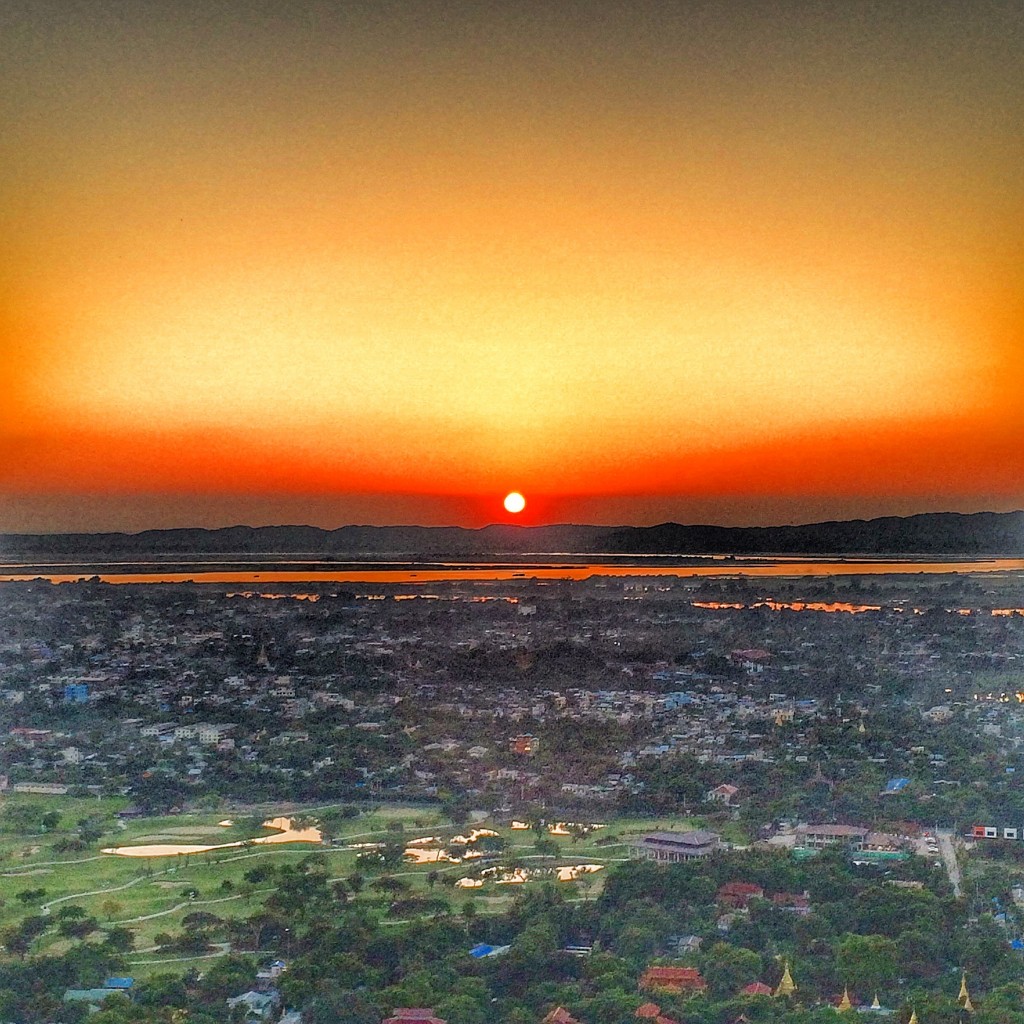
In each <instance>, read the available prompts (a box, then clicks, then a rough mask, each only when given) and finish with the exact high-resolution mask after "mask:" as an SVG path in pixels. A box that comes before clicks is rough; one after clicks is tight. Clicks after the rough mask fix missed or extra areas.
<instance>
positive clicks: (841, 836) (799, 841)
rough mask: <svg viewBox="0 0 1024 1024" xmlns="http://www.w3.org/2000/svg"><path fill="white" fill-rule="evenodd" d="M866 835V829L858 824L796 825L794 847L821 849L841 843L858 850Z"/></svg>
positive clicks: (861, 847) (862, 844) (862, 845)
mask: <svg viewBox="0 0 1024 1024" xmlns="http://www.w3.org/2000/svg"><path fill="white" fill-rule="evenodd" d="M867 837H868V829H866V828H861V827H860V826H859V825H798V826H797V829H796V844H795V845H796V847H797V848H798V849H801V850H823V849H824V848H825V847H826V846H833V845H835V844H836V843H842V844H845V845H846V846H848V847H849V848H850V849H851V850H860V849H863V847H864V841H865V840H866V839H867Z"/></svg>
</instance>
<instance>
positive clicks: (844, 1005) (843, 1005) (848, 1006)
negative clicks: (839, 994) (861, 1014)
mask: <svg viewBox="0 0 1024 1024" xmlns="http://www.w3.org/2000/svg"><path fill="white" fill-rule="evenodd" d="M836 1009H837V1010H838V1011H839V1012H840V1013H845V1012H846V1011H847V1010H852V1009H853V1003H852V1002H850V989H849V987H848V986H847V985H844V986H843V998H842V999H840V1000H839V1005H838V1006H837V1007H836Z"/></svg>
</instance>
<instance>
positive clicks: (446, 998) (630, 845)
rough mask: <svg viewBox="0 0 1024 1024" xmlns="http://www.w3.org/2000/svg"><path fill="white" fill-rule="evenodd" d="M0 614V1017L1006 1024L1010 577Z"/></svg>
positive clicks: (1014, 989)
mask: <svg viewBox="0 0 1024 1024" xmlns="http://www.w3.org/2000/svg"><path fill="white" fill-rule="evenodd" d="M0 589H2V609H3V611H2V615H3V627H4V628H3V638H2V642H0V700H2V701H3V708H4V712H5V715H4V719H5V722H6V723H7V726H6V728H5V731H4V736H3V740H2V744H3V745H2V748H0V756H2V767H0V794H2V795H0V827H2V829H3V832H2V834H0V851H2V853H0V856H2V864H3V868H4V870H3V873H2V886H3V894H4V895H3V896H2V897H0V898H2V900H3V902H2V904H0V916H2V920H3V928H4V930H3V932H2V936H3V941H4V948H5V950H6V954H5V955H6V960H5V962H4V963H3V965H0V975H2V978H3V982H2V984H0V1004H2V1006H3V1007H4V1008H5V1009H4V1010H3V1011H0V1016H4V1015H6V1017H8V1018H9V1019H12V1020H26V1021H54V1020H61V1021H74V1022H77V1020H78V1019H79V1018H80V1016H81V1014H82V1013H84V1012H86V1009H89V1010H91V1011H93V1013H94V1014H95V1013H99V1014H101V1015H103V1016H102V1017H101V1016H94V1017H93V1018H92V1019H94V1020H95V1021H96V1024H105V1022H106V1021H110V1022H121V1021H132V1022H134V1021H140V1022H141V1021H148V1020H152V1019H156V1018H157V1017H159V1016H160V1014H161V1013H164V1014H166V1013H168V1012H171V1013H172V1016H173V1013H177V1012H184V1013H187V1014H189V1015H190V1018H195V1019H200V1020H201V1019H205V1018H207V1017H208V1018H210V1019H212V1020H229V1019H230V1020H232V1021H245V1020H260V1021H268V1020H276V1019H277V1017H279V1016H281V1015H282V1014H284V1015H285V1016H286V1017H287V1019H288V1021H289V1022H290V1024H296V1022H298V1021H300V1020H306V1021H308V1022H310V1024H327V1022H328V1021H335V1020H338V1021H345V1020H352V1021H360V1022H363V1021H365V1022H366V1024H379V1022H380V1021H381V1020H384V1019H385V1017H388V1015H389V1014H390V1015H391V1016H390V1017H388V1019H394V1020H397V1021H401V1022H402V1024H413V1022H414V1021H416V1020H421V1019H426V1018H425V1017H424V1016H423V1015H424V1014H426V1015H427V1016H429V1017H430V1018H431V1019H436V1020H444V1021H447V1022H449V1024H483V1021H486V1020H492V1019H497V1020H502V1021H506V1020H507V1021H509V1022H515V1024H526V1022H527V1021H541V1020H546V1021H548V1024H570V1022H571V1021H573V1020H577V1021H581V1022H582V1024H620V1022H626V1021H633V1020H635V1019H636V1018H637V1017H639V1018H645V1017H650V1018H652V1019H654V1018H658V1019H664V1020H669V1021H679V1022H708V1024H719V1022H722V1024H726V1022H728V1024H731V1022H732V1021H734V1020H737V1019H741V1018H745V1019H746V1020H749V1021H760V1020H764V1021H776V1020H778V1021H783V1020H785V1021H803V1020H807V1021H818V1020H826V1019H833V1017H834V1015H835V1014H836V1013H838V1012H848V1011H849V1012H854V1011H857V1012H862V1013H865V1014H874V1015H876V1016H881V1017H884V1016H886V1015H890V1016H892V1015H895V1016H896V1019H898V1020H901V1021H903V1020H906V1019H909V1015H910V1014H912V1013H914V1012H917V1013H918V1014H919V1016H918V1019H919V1020H923V1019H924V1016H923V1014H924V1011H927V1012H928V1016H927V1019H928V1020H932V1021H934V1020H938V1021H944V1020H957V1021H959V1020H960V1019H961V1017H962V1015H963V1014H964V1013H968V1012H969V1013H973V1014H974V1017H973V1018H972V1019H975V1020H977V1021H978V1022H982V1021H989V1020H991V1021H1004V1022H1006V1021H1016V1020H1017V1019H1018V1018H1019V1017H1020V1011H1019V1010H1018V1009H1015V1007H1019V1006H1020V992H1021V985H1022V983H1024V955H1022V953H1020V952H1018V951H1017V947H1018V946H1024V943H1022V942H1021V925H1020V924H1019V923H1018V921H1019V918H1018V914H1020V915H1022V916H1021V918H1020V920H1024V911H1018V910H1017V904H1018V902H1021V903H1022V904H1024V856H1020V855H1019V854H1018V849H1019V848H1018V846H1017V845H1016V844H1015V842H1014V840H1017V839H1018V837H1024V798H1022V797H1021V795H1020V793H1019V787H1018V786H1017V785H1016V773H1017V772H1018V771H1024V752H1022V750H1021V739H1022V737H1024V704H1022V701H1024V696H1022V695H1021V691H1024V685H1022V684H1024V675H1022V672H1021V660H1022V659H1024V610H1022V608H1024V586H1022V584H1021V582H1020V579H1019V574H1016V573H1008V572H1001V573H958V574H937V575H930V576H929V575H921V574H907V575H885V574H874V575H872V574H866V575H853V576H843V577H836V576H824V577H813V578H794V577H785V576H779V577H771V578H767V579H751V578H747V577H743V576H735V577H729V576H726V577H715V578H708V577H699V576H698V577H686V578H679V577H671V576H658V575H644V576H635V577H631V576H626V577H603V576H600V575H598V576H594V577H592V578H590V579H587V580H582V581H573V580H538V579H530V578H521V579H513V580H505V581H480V580H472V581H458V580H456V581H450V582H443V581H442V582H435V583H430V584H415V585H409V584H388V583H380V584H359V585H346V586H340V585H338V584H336V583H333V584H332V583H328V582H323V581H321V582H313V583H307V584H304V585H302V586H298V585H281V584H266V585H263V586H256V587H252V586H245V587H239V586H233V585H224V584H221V585H213V584H173V585H171V584H147V585H128V584H112V583H103V582H100V581H99V580H98V579H93V580H83V581H80V582H74V583H62V584H59V585H55V584H52V583H50V582H47V581H44V580H38V581H32V582H12V583H5V584H0ZM270 818H274V819H275V826H274V827H275V828H276V829H277V830H278V831H277V832H276V833H275V836H276V839H275V841H274V842H273V845H262V844H264V843H267V842H269V840H268V839H267V838H266V834H265V833H261V829H260V825H261V823H262V822H263V821H264V819H267V820H269V819H270ZM218 833H219V834H218ZM211 834H217V839H221V838H223V839H224V840H225V841H224V842H218V841H216V840H214V839H210V838H208V837H209V836H210V835H211ZM261 834H262V835H263V838H262V839H259V838H256V836H258V835H261ZM197 839H199V840H200V845H196V844H195V841H196V840H197ZM174 840H176V841H177V842H179V843H182V842H184V843H185V845H184V846H180V847H177V846H169V845H166V844H167V842H169V841H174ZM276 840H280V842H277V841H276ZM140 841H141V845H140ZM147 841H148V842H149V846H147V845H145V844H146V842H147ZM293 841H294V844H293ZM154 842H163V843H164V845H163V846H154V845H153V843H154ZM310 843H312V844H313V845H312V846H311V845H308V844H310ZM133 845H135V846H136V847H137V848H136V849H135V851H134V853H135V854H141V853H142V852H144V851H146V850H158V849H159V850H160V851H161V853H160V855H153V856H145V857H138V856H134V855H132V854H131V849H132V846H133ZM239 847H241V848H242V849H243V850H244V851H245V852H244V853H239V852H237V849H238V848H239ZM253 858H255V862H253ZM168 864H170V865H172V866H168ZM1018 864H1019V865H1020V866H1019V867H1018V866H1017V865H1018ZM94 867H95V870H98V871H100V873H101V877H100V878H99V879H98V880H97V878H96V877H95V876H93V875H92V874H91V873H90V872H91V871H92V870H93V869H94ZM81 872H85V874H81ZM126 872H127V873H126ZM168 873H170V876H168ZM101 882H102V883H105V884H100V883H101ZM211 886H212V891H211ZM147 888H148V889H150V890H151V894H150V896H149V897H148V898H147V899H146V900H144V901H142V903H140V904H137V903H136V902H135V900H134V899H133V900H131V901H129V900H128V898H127V897H128V894H131V895H133V896H139V894H140V893H142V892H143V891H144V890H145V889H147ZM161 894H163V899H161V898H160V896H161ZM182 895H184V896H185V897H186V899H185V902H184V903H183V902H182V900H181V896H182ZM139 898H140V899H141V896H139ZM206 904H216V906H213V907H211V908H210V910H207V909H205V905H206ZM220 904H223V906H221V905H220ZM427 948H431V949H435V951H436V954H437V955H436V956H433V957H428V958H424V954H423V950H425V949H427ZM481 950H485V952H481ZM324 957H330V958H333V959H332V960H331V962H332V964H334V967H333V973H331V972H327V973H323V972H321V971H320V970H319V967H318V966H317V965H318V964H319V963H320V961H321V960H322V959H323V958H324ZM659 972H661V973H659ZM101 975H102V976H103V977H101ZM44 977H45V978H48V979H49V980H47V981H46V982H45V983H41V982H40V981H39V980H38V979H40V978H44ZM794 979H795V980H794ZM105 980H106V982H107V985H106V987H105V986H104V981H105ZM111 982H113V988H111V987H110V983H111ZM961 983H963V984H964V985H967V984H969V985H970V986H972V987H970V988H969V990H968V996H967V998H966V1001H967V1002H969V1003H971V1007H972V1008H971V1010H969V1011H968V1010H965V1008H964V1003H965V999H964V997H963V991H962V985H961ZM118 984H120V985H121V987H120V989H118V987H117V985H118ZM26 986H28V987H27V988H26ZM243 997H244V998H243ZM880 1000H881V1001H880ZM972 1000H973V1002H972ZM873 1003H874V1004H877V1005H874V1007H872V1004H873ZM975 1003H976V1004H977V1005H976V1006H975ZM98 1007H102V1009H98ZM652 1007H653V1008H652ZM169 1008H170V1009H169ZM428 1008H429V1009H428ZM417 1013H418V1014H420V1017H416V1016H415V1014H417ZM410 1014H412V1016H410ZM1008 1014H1009V1015H1008ZM1014 1014H1017V1016H1014ZM174 1019H175V1020H176V1019H177V1018H174Z"/></svg>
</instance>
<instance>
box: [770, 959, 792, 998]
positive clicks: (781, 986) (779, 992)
mask: <svg viewBox="0 0 1024 1024" xmlns="http://www.w3.org/2000/svg"><path fill="white" fill-rule="evenodd" d="M795 991H796V982H795V981H793V975H792V974H790V973H789V961H788V960H787V961H786V969H785V970H784V971H783V972H782V979H781V980H780V981H779V983H778V985H776V986H775V991H774V992H773V993H772V994H773V995H776V996H791V995H792V994H793V993H794V992H795Z"/></svg>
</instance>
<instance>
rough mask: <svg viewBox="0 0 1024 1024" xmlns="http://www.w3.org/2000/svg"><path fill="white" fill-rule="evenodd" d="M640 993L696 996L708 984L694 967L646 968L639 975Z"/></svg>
mask: <svg viewBox="0 0 1024 1024" xmlns="http://www.w3.org/2000/svg"><path fill="white" fill-rule="evenodd" d="M639 986H640V989H641V991H645V992H650V991H657V990H660V991H663V992H673V993H675V994H677V995H682V994H686V995H697V993H699V992H703V991H704V990H705V989H706V988H707V987H708V983H707V982H706V981H705V980H704V978H703V977H702V976H701V973H700V971H699V970H697V968H696V967H648V968H647V970H646V971H644V973H643V974H641V975H640V981H639Z"/></svg>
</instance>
